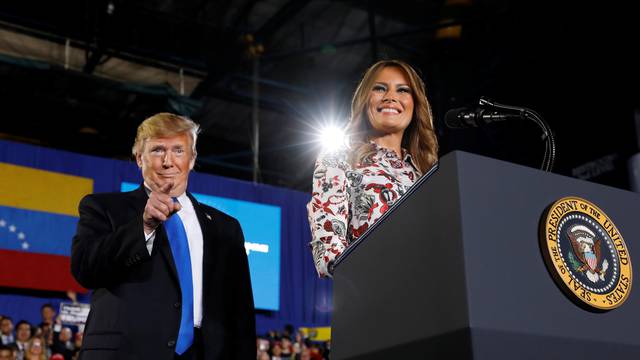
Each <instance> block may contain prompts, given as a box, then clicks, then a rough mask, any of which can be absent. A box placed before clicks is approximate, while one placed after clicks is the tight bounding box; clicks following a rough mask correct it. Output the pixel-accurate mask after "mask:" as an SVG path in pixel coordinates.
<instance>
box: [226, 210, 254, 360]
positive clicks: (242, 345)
mask: <svg viewBox="0 0 640 360" xmlns="http://www.w3.org/2000/svg"><path fill="white" fill-rule="evenodd" d="M234 227H235V236H234V247H233V249H232V252H233V253H232V254H231V256H233V257H234V258H235V259H234V261H233V262H232V263H234V264H236V265H237V266H236V269H235V270H236V279H235V281H234V282H233V286H235V291H234V294H235V301H234V302H233V304H234V305H235V307H236V308H235V309H234V310H235V311H234V314H235V318H236V321H235V322H234V325H233V326H234V328H233V331H234V334H233V344H230V345H232V346H231V349H232V351H234V352H235V353H234V357H233V358H234V359H238V360H240V359H243V360H244V359H255V356H256V352H257V350H256V323H255V314H254V305H253V292H252V290H251V277H250V275H249V262H248V261H247V253H246V250H245V248H244V235H243V233H242V228H241V227H240V224H239V223H238V221H237V220H235V219H234Z"/></svg>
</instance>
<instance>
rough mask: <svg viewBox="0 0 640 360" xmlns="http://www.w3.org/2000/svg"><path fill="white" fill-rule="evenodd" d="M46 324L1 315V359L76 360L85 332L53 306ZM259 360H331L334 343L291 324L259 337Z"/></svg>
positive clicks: (47, 309) (47, 306) (44, 320)
mask: <svg viewBox="0 0 640 360" xmlns="http://www.w3.org/2000/svg"><path fill="white" fill-rule="evenodd" d="M40 314H41V317H42V319H41V320H42V321H41V322H40V323H39V324H31V323H29V322H27V321H25V320H19V321H17V322H14V319H13V318H12V317H11V316H9V315H2V314H0V338H1V342H2V344H0V360H73V359H76V358H77V356H78V352H79V350H80V347H81V346H82V335H83V333H82V331H80V329H79V328H78V327H76V326H65V325H63V324H62V323H61V321H60V319H59V318H58V317H56V312H55V310H54V308H53V306H52V305H51V304H45V305H43V306H42V307H41V309H40ZM256 344H257V348H258V353H257V355H256V359H257V360H328V359H329V352H330V342H320V341H313V340H311V339H310V338H309V337H307V336H305V334H304V333H303V332H301V331H297V332H295V331H294V328H293V326H291V325H287V326H285V329H284V330H283V331H269V332H268V333H267V334H265V335H264V336H258V337H257V338H256Z"/></svg>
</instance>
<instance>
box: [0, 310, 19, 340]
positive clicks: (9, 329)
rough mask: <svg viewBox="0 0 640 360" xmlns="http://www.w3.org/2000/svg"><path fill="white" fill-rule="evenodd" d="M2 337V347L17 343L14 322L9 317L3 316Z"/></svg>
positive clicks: (0, 333) (0, 326)
mask: <svg viewBox="0 0 640 360" xmlns="http://www.w3.org/2000/svg"><path fill="white" fill-rule="evenodd" d="M0 336H1V337H2V345H9V344H11V343H14V342H15V341H16V339H15V337H14V336H13V320H12V319H11V317H9V316H5V315H3V316H2V320H0Z"/></svg>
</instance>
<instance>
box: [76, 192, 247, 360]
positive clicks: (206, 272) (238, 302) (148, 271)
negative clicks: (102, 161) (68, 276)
mask: <svg viewBox="0 0 640 360" xmlns="http://www.w3.org/2000/svg"><path fill="white" fill-rule="evenodd" d="M188 196H189V198H190V199H191V201H192V202H193V207H194V209H195V211H196V214H197V216H198V221H199V222H200V226H201V228H202V236H203V243H204V245H203V264H202V271H203V280H202V314H203V317H202V326H201V331H202V338H203V347H204V359H206V360H209V359H212V360H213V359H255V357H256V337H255V336H256V334H255V319H254V308H253V296H252V292H251V280H250V278H249V267H248V263H247V256H246V252H245V249H244V237H243V235H242V229H241V228H240V224H239V223H238V221H237V220H236V219H234V218H232V217H230V216H228V215H226V214H224V213H222V212H220V211H218V210H216V209H213V208H211V207H209V206H206V205H203V204H200V203H198V202H197V201H196V200H195V199H194V198H193V196H191V195H190V194H188ZM147 198H148V197H147V194H146V192H145V190H144V187H143V186H141V187H140V188H138V189H137V190H135V191H132V192H127V193H110V194H93V195H88V196H86V197H85V198H84V199H82V201H81V202H80V206H79V211H80V220H79V222H78V230H77V233H76V235H75V237H74V238H73V245H72V252H71V271H72V273H73V275H74V276H75V278H76V279H77V280H78V282H79V283H80V284H81V285H82V286H84V287H86V288H88V289H94V292H93V294H92V299H91V312H90V313H89V318H88V320H87V324H86V328H85V333H84V339H83V345H82V351H81V355H80V359H81V360H95V359H130V360H133V359H139V360H142V359H154V360H156V359H167V360H172V359H173V358H174V351H175V342H176V339H177V336H178V329H179V326H180V312H181V304H180V300H181V294H180V285H179V283H178V276H177V273H176V269H175V264H174V261H173V257H172V254H171V248H170V247H169V242H168V239H167V235H166V232H165V230H164V228H163V227H162V225H160V226H159V227H158V228H157V229H156V235H155V240H154V243H153V251H152V253H151V255H149V252H148V250H147V248H146V243H145V237H144V230H143V224H142V214H143V212H144V207H145V204H146V202H147Z"/></svg>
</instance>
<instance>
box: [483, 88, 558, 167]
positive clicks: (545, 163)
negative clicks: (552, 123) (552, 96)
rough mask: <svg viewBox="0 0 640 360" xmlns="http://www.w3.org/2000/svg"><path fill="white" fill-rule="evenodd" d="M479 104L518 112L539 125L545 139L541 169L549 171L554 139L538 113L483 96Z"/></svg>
mask: <svg viewBox="0 0 640 360" xmlns="http://www.w3.org/2000/svg"><path fill="white" fill-rule="evenodd" d="M480 105H481V106H489V107H493V108H496V109H503V110H509V111H515V112H518V113H519V115H520V116H521V117H522V118H525V119H530V120H531V121H533V122H534V123H536V124H537V125H538V126H540V128H541V129H542V139H543V140H545V149H544V158H543V160H542V166H541V169H542V170H543V171H547V172H551V170H552V169H553V165H554V163H555V159H556V140H555V137H554V135H553V131H551V128H550V127H549V124H548V123H547V122H546V121H545V120H544V119H543V118H542V116H540V114H538V113H536V112H535V111H533V110H531V109H527V108H524V107H517V106H511V105H504V104H499V103H497V102H494V101H491V100H489V99H487V98H484V97H481V98H480Z"/></svg>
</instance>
